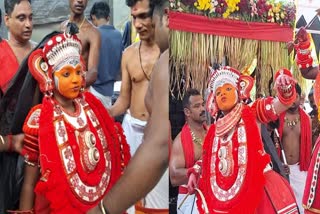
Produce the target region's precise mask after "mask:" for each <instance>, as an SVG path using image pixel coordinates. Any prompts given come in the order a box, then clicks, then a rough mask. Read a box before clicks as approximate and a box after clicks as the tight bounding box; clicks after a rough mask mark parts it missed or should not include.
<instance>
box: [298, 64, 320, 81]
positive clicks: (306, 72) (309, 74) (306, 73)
mask: <svg viewBox="0 0 320 214" xmlns="http://www.w3.org/2000/svg"><path fill="white" fill-rule="evenodd" d="M300 72H301V74H302V76H303V77H304V78H306V79H311V80H314V79H316V77H317V75H318V73H319V66H316V67H309V68H304V69H300Z"/></svg>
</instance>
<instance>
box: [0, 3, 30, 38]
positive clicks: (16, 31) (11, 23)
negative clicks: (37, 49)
mask: <svg viewBox="0 0 320 214" xmlns="http://www.w3.org/2000/svg"><path fill="white" fill-rule="evenodd" d="M5 24H6V26H7V27H8V29H9V31H10V34H11V36H12V37H13V38H14V39H15V40H17V41H19V42H22V43H24V42H27V41H29V40H30V38H31V35H32V28H33V23H32V10H31V5H30V3H29V1H21V2H20V3H19V4H16V5H15V6H14V8H13V11H12V13H11V14H10V15H9V14H6V15H5Z"/></svg>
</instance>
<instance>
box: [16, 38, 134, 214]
mask: <svg viewBox="0 0 320 214" xmlns="http://www.w3.org/2000/svg"><path fill="white" fill-rule="evenodd" d="M80 50H81V45H80V41H79V40H78V38H77V37H76V36H74V35H70V34H68V33H64V34H60V35H57V36H55V37H53V38H51V39H50V40H49V41H48V42H47V44H46V46H45V47H44V49H43V50H42V49H39V50H36V51H34V52H33V53H32V54H31V56H30V57H29V67H30V70H31V73H32V75H33V76H34V77H35V78H36V79H37V81H38V82H39V85H40V89H41V91H42V92H44V93H45V95H46V96H45V97H44V98H43V101H42V104H40V105H38V106H35V107H34V108H33V109H32V110H31V111H30V112H29V115H28V117H27V118H26V120H25V124H24V127H23V130H24V133H25V140H24V147H23V151H22V155H23V156H24V157H25V161H26V163H28V164H29V165H34V166H38V164H39V165H40V168H41V175H40V179H39V181H38V182H37V184H36V187H35V190H34V191H35V195H36V196H35V206H34V211H35V213H59V214H61V213H86V212H87V211H88V210H90V209H91V208H93V207H95V206H97V205H99V203H100V202H101V200H102V199H103V197H104V196H105V194H106V193H107V192H108V191H109V190H110V188H111V187H112V186H113V184H115V182H116V181H117V179H118V178H119V177H120V175H121V173H122V171H123V170H124V167H125V166H126V165H127V163H128V161H129V156H130V155H129V147H128V145H127V143H126V140H125V137H124V135H123V130H122V128H121V126H120V124H118V123H115V122H114V120H113V119H112V118H111V117H110V116H109V115H108V113H107V111H106V109H105V108H104V106H103V105H102V104H101V102H100V101H99V100H98V99H96V98H95V97H94V96H93V95H92V94H90V93H88V92H87V93H83V94H82V93H80V94H79V96H78V97H76V98H74V99H72V101H73V105H74V107H75V112H74V113H70V112H68V111H66V110H65V109H64V108H63V107H62V106H61V104H60V103H59V102H58V101H57V99H56V98H55V96H52V90H53V88H54V87H55V86H54V84H53V74H54V72H58V71H60V70H61V69H62V71H63V68H64V66H66V65H68V66H69V65H70V66H73V67H74V66H76V68H77V66H78V65H79V64H81V62H82V61H81V59H80ZM82 68H83V67H82ZM75 72H76V71H75ZM70 75H71V74H70ZM77 75H78V77H79V73H77ZM72 81H74V80H72ZM82 81H83V82H84V80H83V79H82ZM80 83H81V82H80ZM55 85H57V79H55ZM56 87H58V86H56ZM78 89H79V88H76V90H78ZM68 99H69V98H68ZM69 100H70V99H69Z"/></svg>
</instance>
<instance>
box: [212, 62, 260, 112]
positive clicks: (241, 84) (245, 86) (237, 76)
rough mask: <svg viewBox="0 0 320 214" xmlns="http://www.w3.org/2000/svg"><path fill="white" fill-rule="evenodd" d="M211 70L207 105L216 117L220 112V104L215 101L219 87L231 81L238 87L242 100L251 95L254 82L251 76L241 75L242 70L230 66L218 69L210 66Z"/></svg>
mask: <svg viewBox="0 0 320 214" xmlns="http://www.w3.org/2000/svg"><path fill="white" fill-rule="evenodd" d="M210 71H211V77H210V80H209V84H208V89H209V92H210V94H209V97H208V100H207V104H206V107H207V110H208V111H209V112H210V114H211V115H212V116H213V117H215V116H216V113H217V112H218V106H217V104H216V102H215V92H216V89H217V88H218V87H221V86H223V85H224V84H226V83H229V84H231V85H233V86H234V87H236V88H237V90H238V94H239V96H240V99H241V100H244V99H248V98H249V97H250V91H251V89H252V87H253V83H254V80H253V78H252V77H251V76H248V75H241V73H240V71H238V70H236V69H234V68H232V67H229V66H222V67H220V68H218V69H216V70H214V69H212V68H211V67H210Z"/></svg>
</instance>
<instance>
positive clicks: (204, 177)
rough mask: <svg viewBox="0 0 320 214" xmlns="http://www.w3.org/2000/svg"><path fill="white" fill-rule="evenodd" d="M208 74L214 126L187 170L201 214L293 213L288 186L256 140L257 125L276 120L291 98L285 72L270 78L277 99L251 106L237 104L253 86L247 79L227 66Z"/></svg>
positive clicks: (293, 96) (293, 95)
mask: <svg viewBox="0 0 320 214" xmlns="http://www.w3.org/2000/svg"><path fill="white" fill-rule="evenodd" d="M211 71H212V75H211V78H210V82H209V90H210V95H209V97H208V100H207V108H208V110H209V112H210V113H211V115H212V116H213V117H215V119H216V122H215V123H213V124H212V125H211V126H210V129H209V131H208V134H207V136H206V138H205V142H204V145H203V154H202V160H199V161H197V163H196V164H195V165H194V166H193V167H191V168H189V169H188V175H189V181H188V189H189V192H190V193H194V192H195V190H197V196H198V200H197V205H198V209H199V211H200V213H210V214H211V213H231V214H239V213H240V214H253V213H298V211H297V205H296V203H295V198H294V195H293V192H292V189H291V188H290V186H289V184H288V182H287V181H286V180H285V179H284V178H282V177H281V176H280V175H278V174H277V173H276V172H274V171H273V170H272V169H271V168H270V165H269V163H270V157H269V155H268V154H266V153H265V151H264V149H263V144H262V140H261V135H260V123H267V122H269V121H273V120H276V119H277V118H278V115H279V114H280V113H281V112H283V111H285V110H286V109H287V108H289V107H290V106H291V104H292V103H293V102H294V100H295V99H296V91H295V80H294V79H293V78H292V75H291V73H290V71H289V70H287V69H280V70H279V71H278V72H277V73H276V75H275V89H276V90H277V94H278V96H277V98H273V97H267V98H262V99H257V100H256V101H255V102H254V103H253V104H252V105H251V106H249V105H246V104H244V103H243V102H241V100H245V98H248V97H249V93H250V90H251V88H252V86H253V80H252V79H251V78H250V77H248V76H244V75H241V73H240V72H239V71H238V70H236V69H234V68H231V67H228V66H223V67H220V68H218V69H216V70H211ZM275 183H276V184H277V185H276V186H275V185H274V184H275Z"/></svg>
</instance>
